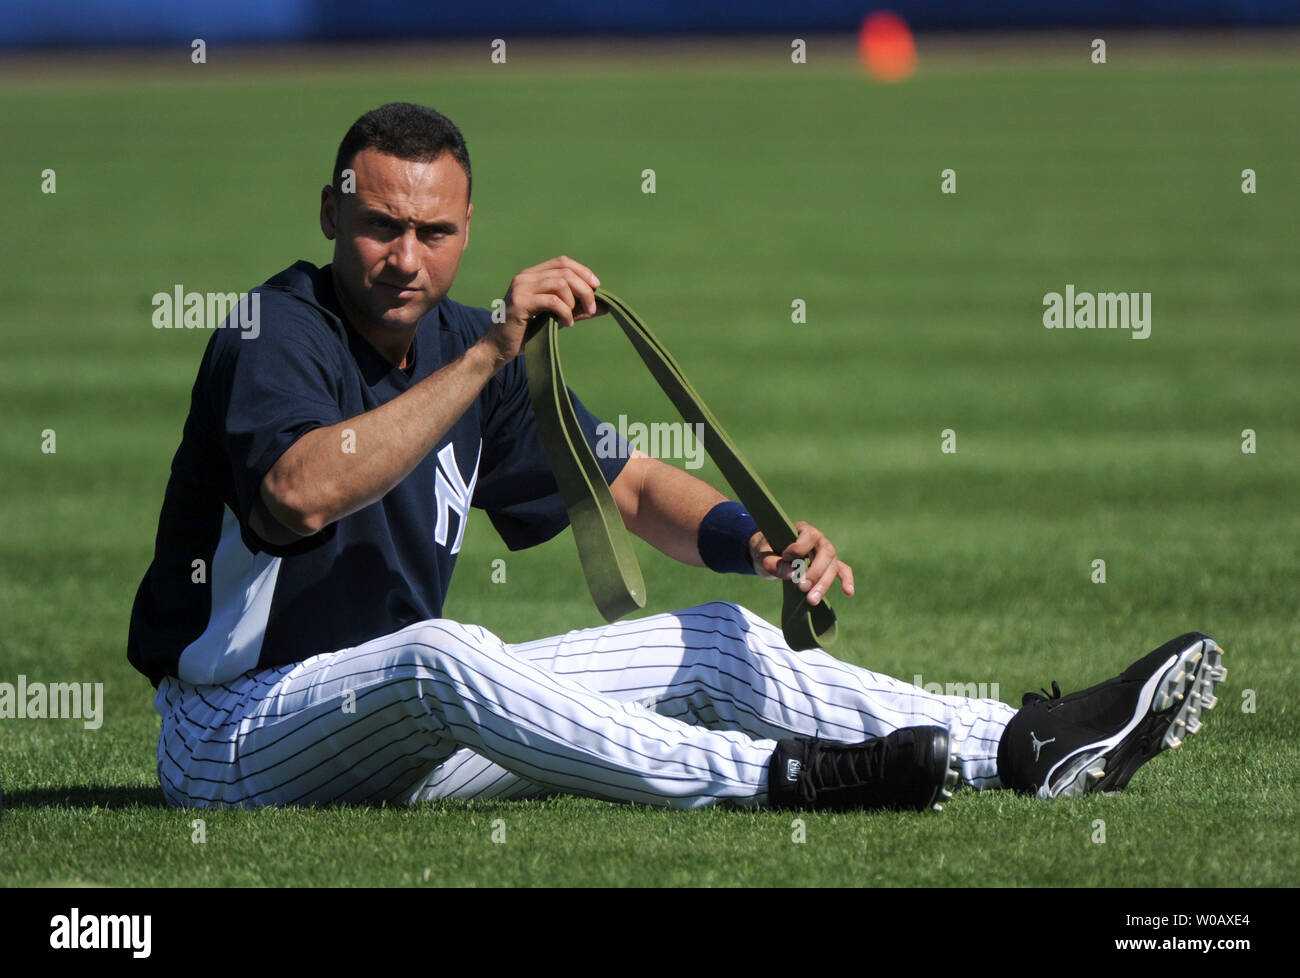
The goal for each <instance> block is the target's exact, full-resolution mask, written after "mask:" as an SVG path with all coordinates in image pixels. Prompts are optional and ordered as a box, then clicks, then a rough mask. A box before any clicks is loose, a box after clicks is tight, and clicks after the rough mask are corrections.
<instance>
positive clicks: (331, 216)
mask: <svg viewBox="0 0 1300 978" xmlns="http://www.w3.org/2000/svg"><path fill="white" fill-rule="evenodd" d="M338 222H339V209H338V199H337V198H336V197H335V196H334V188H333V187H332V186H330V185H329V184H328V183H327V184H325V186H323V187H321V188H320V229H321V232H322V233H323V234H324V235H325V237H326V238H328V239H329V240H330V241H333V240H334V238H335V236H336V235H337V234H338V226H339V225H338Z"/></svg>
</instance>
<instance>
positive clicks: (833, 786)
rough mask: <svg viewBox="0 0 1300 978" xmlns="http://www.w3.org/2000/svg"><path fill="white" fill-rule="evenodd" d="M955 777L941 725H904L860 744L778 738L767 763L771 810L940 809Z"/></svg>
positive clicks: (953, 758)
mask: <svg viewBox="0 0 1300 978" xmlns="http://www.w3.org/2000/svg"><path fill="white" fill-rule="evenodd" d="M958 777H959V769H958V759H957V757H956V756H955V755H954V754H953V750H952V740H951V738H950V737H949V736H948V731H947V730H946V729H944V728H943V727H904V728H903V729H901V730H895V731H894V732H893V733H891V734H889V735H888V736H886V737H877V738H875V739H873V740H867V741H863V742H862V743H860V744H836V743H831V742H829V741H825V740H815V739H808V738H798V739H795V740H781V741H778V742H777V747H776V750H775V751H774V752H773V753H772V760H771V763H770V764H769V766H768V801H769V803H770V804H771V805H772V807H773V808H822V809H829V810H831V811H849V810H851V809H862V808H890V809H902V810H912V811H924V810H925V809H927V808H930V809H933V810H934V811H936V812H937V811H939V810H940V809H941V808H942V807H943V802H945V801H947V800H948V799H949V798H951V797H952V792H953V789H955V788H956V787H957V779H958Z"/></svg>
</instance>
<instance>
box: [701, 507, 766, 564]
mask: <svg viewBox="0 0 1300 978" xmlns="http://www.w3.org/2000/svg"><path fill="white" fill-rule="evenodd" d="M757 532H758V524H757V523H755V522H754V517H752V516H750V515H749V513H748V511H747V510H746V509H745V507H744V506H742V505H740V503H735V502H731V501H729V500H728V501H727V502H722V503H718V505H716V506H714V507H713V508H712V509H711V510H709V511H708V512H707V513H706V514H705V515H704V519H702V520H700V533H699V539H698V543H697V546H698V547H699V551H700V559H701V560H703V561H704V566H705V567H707V568H709V570H713V571H717V572H718V573H719V574H757V573H758V571H756V570H754V561H753V559H752V558H751V557H750V555H749V540H750V538H751V537H752V536H753V535H754V534H755V533H757Z"/></svg>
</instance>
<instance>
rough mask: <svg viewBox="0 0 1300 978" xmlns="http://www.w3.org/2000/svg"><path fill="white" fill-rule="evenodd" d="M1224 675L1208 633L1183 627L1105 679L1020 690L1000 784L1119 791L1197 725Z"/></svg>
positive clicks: (1041, 790) (1057, 791)
mask: <svg viewBox="0 0 1300 978" xmlns="http://www.w3.org/2000/svg"><path fill="white" fill-rule="evenodd" d="M1227 675H1228V671H1227V670H1226V669H1225V668H1224V667H1223V650H1222V649H1220V648H1219V646H1218V645H1216V644H1215V642H1214V639H1212V638H1210V637H1209V636H1208V635H1205V634H1202V633H1201V632H1188V633H1187V634H1186V635H1180V636H1179V637H1178V638H1176V639H1173V640H1172V641H1169V642H1166V643H1165V644H1164V645H1162V646H1160V648H1158V649H1156V650H1155V651H1154V652H1152V653H1151V654H1150V655H1147V656H1146V657H1144V658H1142V659H1139V660H1138V661H1137V662H1135V663H1133V665H1131V666H1129V667H1128V668H1127V669H1125V670H1124V672H1122V673H1121V674H1120V675H1118V676H1116V677H1115V678H1114V679H1108V680H1106V682H1104V683H1098V684H1097V685H1096V686H1091V687H1089V688H1088V689H1085V690H1081V691H1080V692H1077V693H1071V694H1070V695H1069V696H1062V695H1061V688H1060V687H1059V686H1057V685H1056V683H1055V682H1053V683H1052V693H1051V695H1050V696H1048V695H1043V696H1040V695H1039V694H1037V693H1026V694H1025V697H1024V701H1023V703H1022V704H1021V708H1020V712H1019V713H1017V714H1016V715H1015V716H1014V717H1012V718H1011V722H1010V723H1008V724H1007V727H1006V730H1005V731H1003V734H1002V740H1001V742H1000V743H999V744H998V775H999V776H1000V777H1001V779H1002V785H1003V787H1006V788H1014V789H1015V790H1017V791H1033V792H1036V793H1037V794H1038V797H1040V798H1068V797H1074V796H1077V795H1083V794H1087V793H1089V792H1093V791H1118V790H1119V789H1120V788H1123V787H1124V786H1125V785H1126V784H1128V782H1129V778H1131V777H1133V774H1134V772H1135V771H1137V769H1138V768H1140V767H1141V766H1142V765H1143V764H1145V763H1146V762H1147V761H1149V760H1151V758H1153V757H1155V756H1156V755H1157V754H1159V753H1160V752H1161V751H1162V750H1165V749H1166V748H1174V747H1178V746H1181V744H1182V742H1183V739H1184V738H1185V737H1187V736H1188V735H1190V734H1194V733H1196V732H1197V731H1198V730H1200V729H1201V713H1202V712H1203V711H1205V710H1209V709H1213V707H1214V704H1215V703H1217V702H1218V700H1217V699H1216V698H1215V695H1214V684H1215V683H1219V682H1222V681H1223V680H1224V679H1226V678H1227ZM1044 693H1046V690H1044Z"/></svg>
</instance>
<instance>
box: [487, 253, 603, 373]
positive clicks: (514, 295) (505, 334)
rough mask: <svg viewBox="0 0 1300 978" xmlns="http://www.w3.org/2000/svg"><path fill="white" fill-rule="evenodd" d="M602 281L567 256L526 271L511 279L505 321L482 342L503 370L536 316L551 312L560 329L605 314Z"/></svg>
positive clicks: (493, 325)
mask: <svg viewBox="0 0 1300 978" xmlns="http://www.w3.org/2000/svg"><path fill="white" fill-rule="evenodd" d="M599 286H600V279H598V278H597V277H596V273H595V272H593V271H592V270H591V269H590V268H588V267H587V266H586V265H584V264H582V263H581V262H577V261H574V260H573V259H572V258H569V257H568V256H566V255H561V256H560V257H559V258H552V259H551V260H550V261H545V262H542V263H541V264H540V265H534V266H533V267H532V268H525V269H524V270H523V271H522V272H520V273H519V274H518V275H516V276H515V277H514V278H513V279H511V280H510V288H509V289H507V290H506V295H505V303H506V318H505V322H503V323H493V324H492V328H491V329H490V330H489V331H488V333H487V334H486V335H485V336H484V337H483V340H482V342H484V343H487V344H489V346H490V348H491V349H492V351H493V353H494V356H495V360H496V369H497V370H500V369H501V368H502V367H504V366H505V365H506V364H507V363H509V362H510V361H511V360H513V359H514V358H515V357H517V356H518V355H519V351H520V350H521V349H522V348H523V343H524V331H525V330H526V329H527V328H528V323H529V321H530V320H532V319H533V317H534V316H539V315H542V314H544V313H551V314H552V315H553V316H555V318H556V319H558V320H559V321H560V326H561V327H564V326H572V325H573V324H574V323H576V322H581V321H582V320H584V319H591V318H592V317H593V316H597V315H599V314H600V313H602V312H604V311H605V309H604V307H603V305H601V306H600V307H598V305H597V302H596V296H595V289H596V288H598V287H599Z"/></svg>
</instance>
